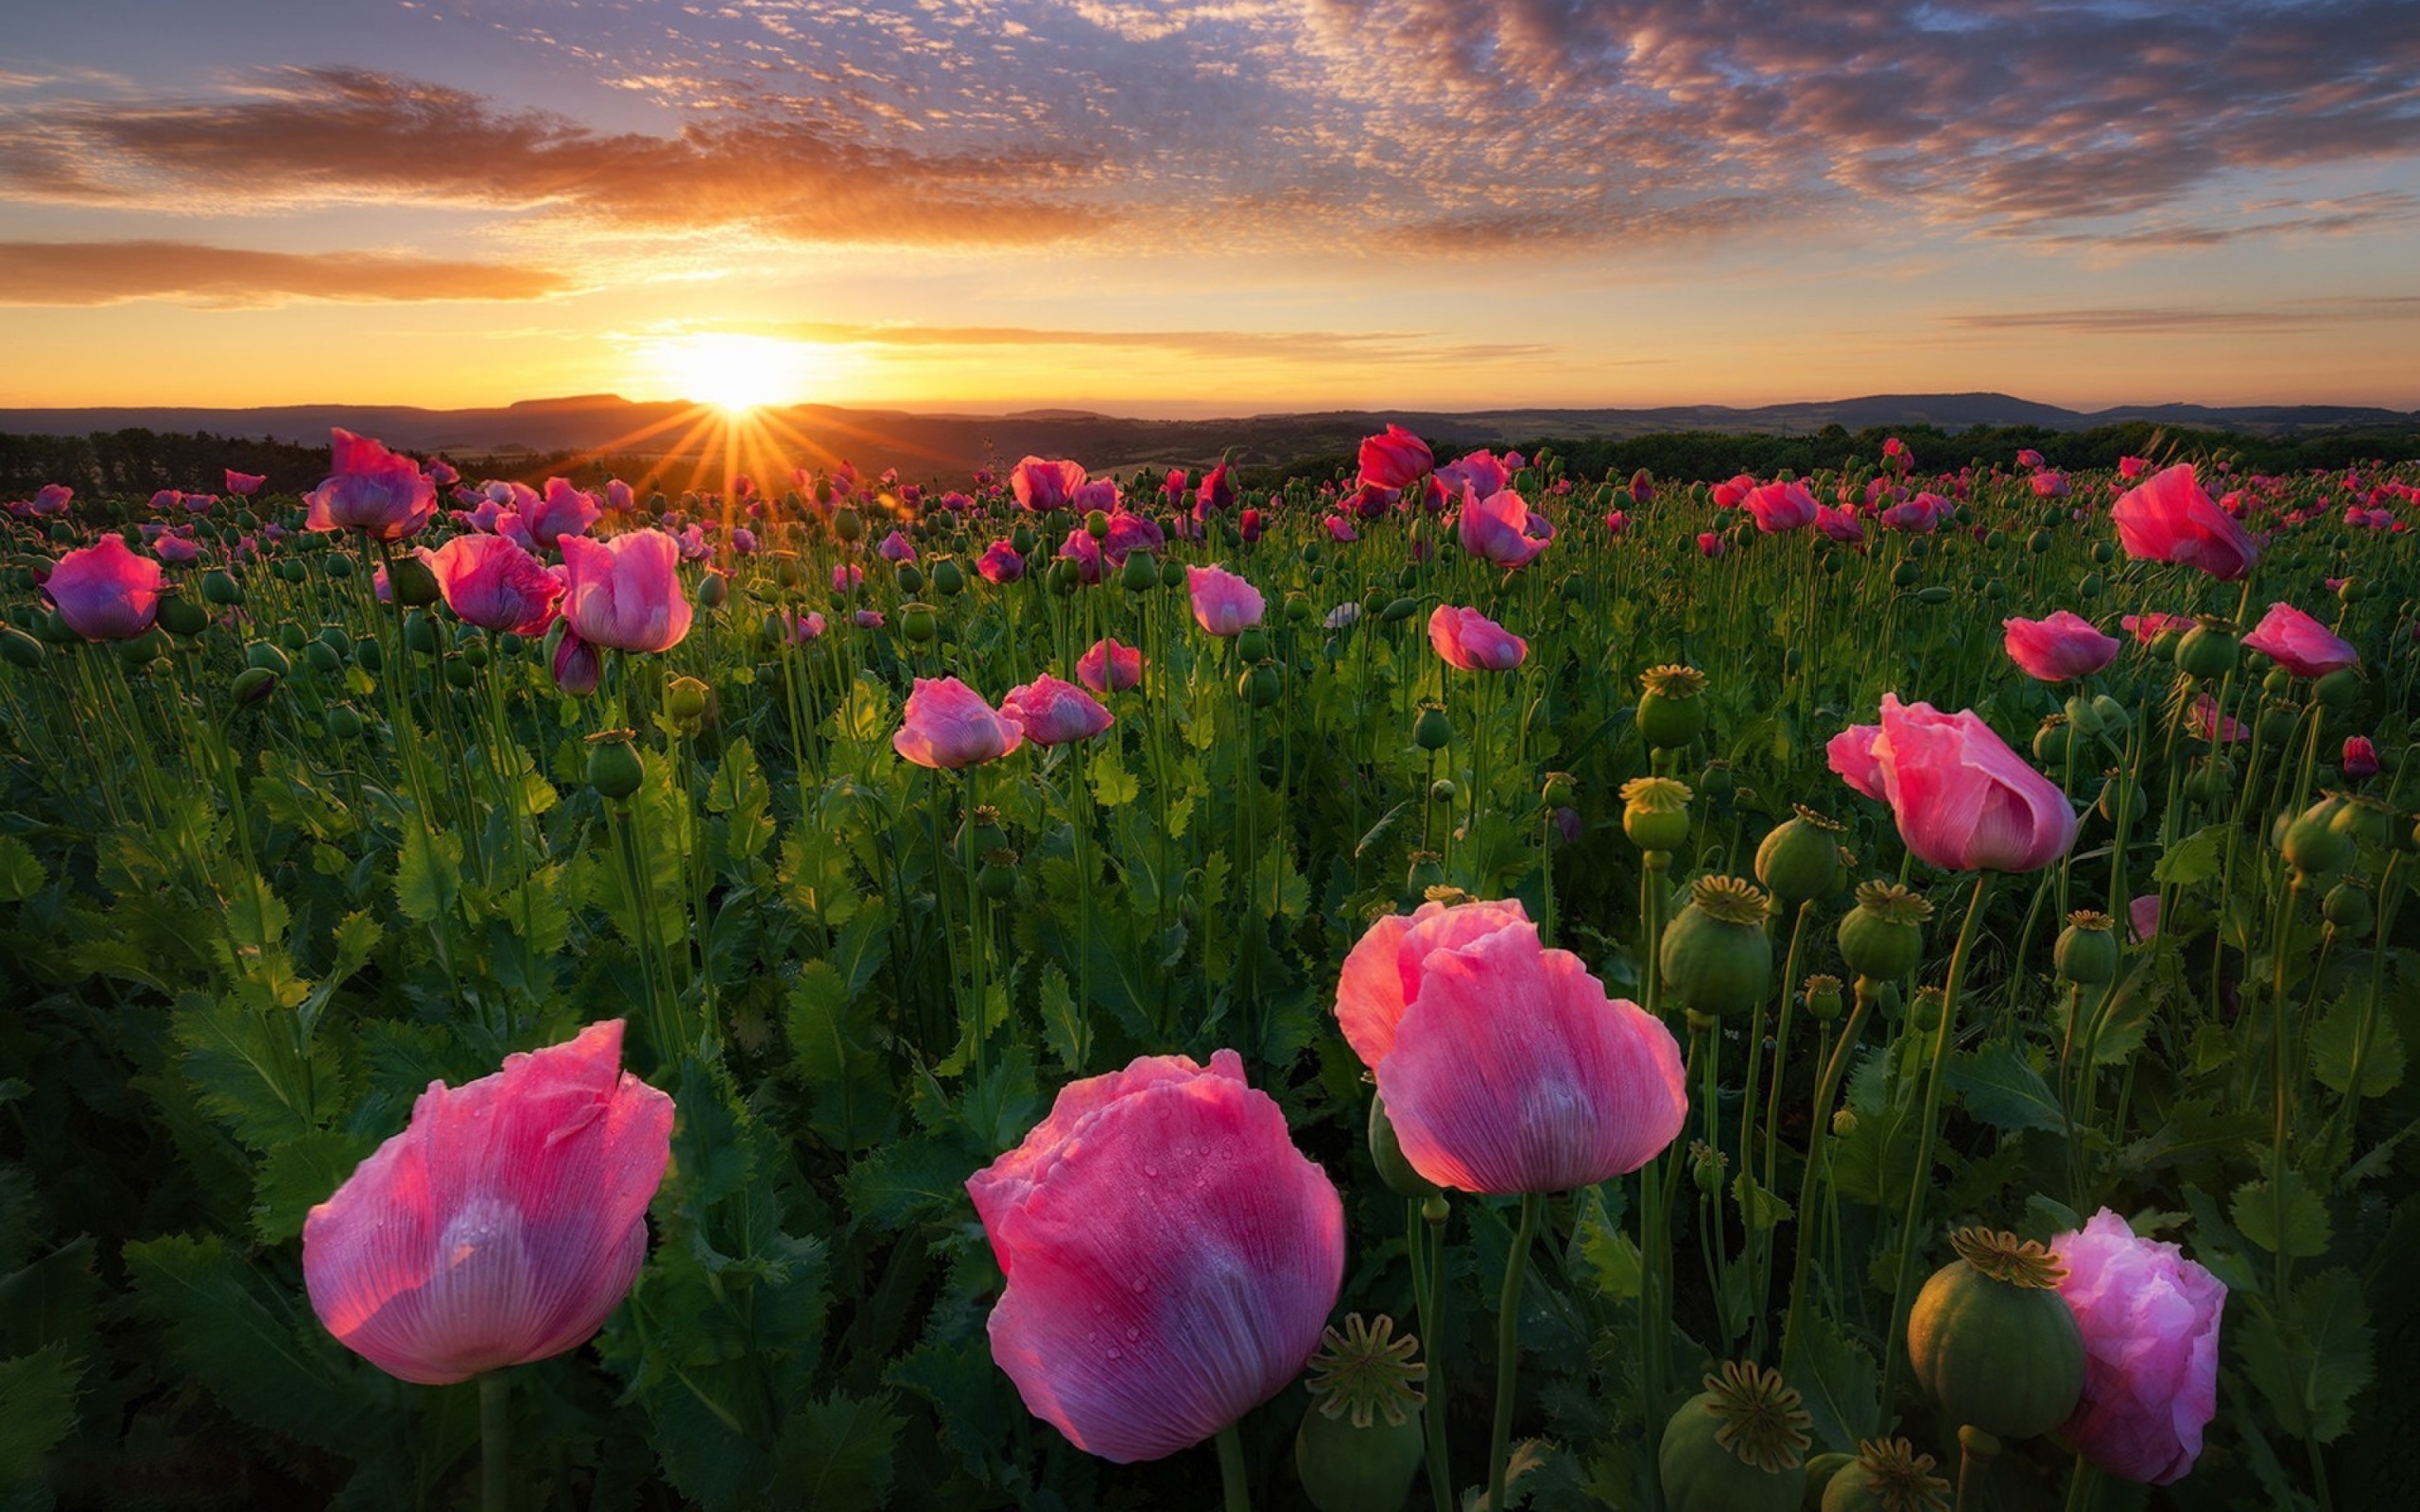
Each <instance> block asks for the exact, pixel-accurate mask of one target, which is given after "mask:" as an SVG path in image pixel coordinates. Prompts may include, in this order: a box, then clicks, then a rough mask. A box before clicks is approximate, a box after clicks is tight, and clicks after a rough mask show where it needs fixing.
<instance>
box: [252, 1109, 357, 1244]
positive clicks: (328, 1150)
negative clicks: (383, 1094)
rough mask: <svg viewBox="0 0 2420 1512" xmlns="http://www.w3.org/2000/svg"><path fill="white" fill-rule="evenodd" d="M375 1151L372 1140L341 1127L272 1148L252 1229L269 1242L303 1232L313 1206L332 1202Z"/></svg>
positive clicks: (255, 1194) (256, 1194) (257, 1186)
mask: <svg viewBox="0 0 2420 1512" xmlns="http://www.w3.org/2000/svg"><path fill="white" fill-rule="evenodd" d="M369 1153H370V1146H369V1144H368V1143H367V1142H365V1141H363V1140H361V1139H359V1138H356V1137H355V1136H354V1135H352V1134H349V1133H346V1132H344V1131H343V1130H341V1129H331V1130H321V1131H320V1132H317V1133H311V1134H305V1135H303V1136H302V1138H300V1139H294V1140H288V1141H286V1142H285V1143H283V1144H280V1145H278V1146H277V1147H276V1148H275V1149H272V1150H270V1151H269V1152H268V1155H267V1156H266V1157H265V1158H263V1160H262V1161H261V1168H260V1175H259V1176H258V1177H256V1178H255V1179H254V1181H253V1183H252V1231H253V1232H254V1233H256V1234H258V1235H260V1238H261V1242H262V1243H263V1244H268V1245H277V1244H283V1243H285V1241H286V1240H288V1239H291V1238H293V1237H294V1236H295V1235H297V1234H299V1233H301V1232H302V1220H303V1218H304V1217H305V1216H306V1215H307V1214H308V1213H309V1212H310V1211H311V1208H312V1206H313V1205H314V1204H316V1203H321V1202H325V1201H327V1200H328V1196H329V1194H332V1193H334V1192H335V1191H336V1189H337V1187H339V1186H342V1185H343V1184H344V1180H345V1177H349V1176H351V1175H353V1172H354V1167H355V1166H357V1165H359V1164H360V1163H361V1160H362V1157H364V1156H366V1155H368V1154H369Z"/></svg>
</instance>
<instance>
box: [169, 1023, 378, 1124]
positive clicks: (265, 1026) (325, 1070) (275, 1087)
mask: <svg viewBox="0 0 2420 1512" xmlns="http://www.w3.org/2000/svg"><path fill="white" fill-rule="evenodd" d="M283 1019H284V1016H283V1015H278V1016H276V1017H275V1018H272V1016H271V1015H269V1014H266V1013H262V1012H259V1011H257V1010H255V1009H252V1008H250V1007H246V1006H244V1005H241V1004H238V1003H234V1002H213V1001H211V1000H210V999H208V998H204V997H201V996H199V994H194V995H189V996H187V997H186V998H185V999H184V1000H183V1001H182V1002H181V1003H180V1004H179V1005H178V1006H177V1010H176V1014H175V1018H174V1021H173V1022H174V1028H175V1032H176V1037H177V1041H178V1043H180V1044H182V1046H184V1051H185V1054H184V1070H185V1074H186V1076H187V1077H188V1078H190V1079H191V1080H192V1082H193V1085H194V1090H195V1091H196V1092H198V1093H199V1096H200V1099H201V1106H202V1107H203V1108H205V1109H207V1110H208V1111H209V1112H210V1114H211V1115H212V1116H213V1117H215V1118H217V1119H219V1120H221V1121H223V1122H224V1123H226V1125H228V1126H229V1127H230V1128H232V1129H233V1131H234V1134H235V1137H236V1138H237V1139H239V1140H241V1141H243V1142H244V1143H246V1144H249V1145H251V1147H252V1148H254V1149H256V1150H268V1149H273V1148H275V1147H276V1146H278V1145H280V1144H284V1143H286V1142H288V1141H290V1140H297V1139H300V1138H302V1136H303V1135H305V1134H308V1133H311V1132H312V1131H313V1130H315V1129H317V1128H318V1127H319V1126H320V1109H321V1108H322V1107H323V1106H334V1105H335V1104H337V1102H339V1101H340V1100H341V1092H342V1083H343V1067H342V1065H341V1063H340V1062H339V1060H338V1059H337V1052H336V1051H335V1049H334V1048H333V1047H331V1046H327V1045H321V1044H314V1045H312V1046H311V1047H310V1048H309V1050H308V1051H307V1052H305V1051H304V1049H303V1048H302V1046H301V1045H300V1044H298V1043H297V1042H296V1039H295V1035H294V1032H293V1025H292V1023H291V1022H280V1021H281V1020H283ZM323 1100H324V1102H323Z"/></svg>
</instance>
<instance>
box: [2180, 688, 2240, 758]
mask: <svg viewBox="0 0 2420 1512" xmlns="http://www.w3.org/2000/svg"><path fill="white" fill-rule="evenodd" d="M2218 713H2219V701H2218V700H2217V699H2216V698H2213V697H2211V696H2209V695H2208V694H2206V693H2205V694H2203V695H2201V696H2199V697H2197V698H2195V699H2194V700H2193V708H2192V713H2191V718H2192V723H2191V724H2190V726H2188V728H2189V729H2190V730H2192V732H2193V738H2195V739H2196V740H2204V741H2206V740H2208V739H2209V738H2210V721H2211V720H2212V719H2214V718H2216V717H2217V716H2218ZM2225 738H2226V743H2227V744H2228V745H2231V746H2232V745H2236V744H2238V743H2240V742H2242V741H2247V740H2250V739H2251V738H2252V731H2251V730H2250V729H2249V728H2247V727H2246V726H2245V724H2244V722H2243V721H2242V720H2240V719H2238V718H2236V717H2235V716H2234V715H2233V714H2229V715H2227V716H2226V737H2225Z"/></svg>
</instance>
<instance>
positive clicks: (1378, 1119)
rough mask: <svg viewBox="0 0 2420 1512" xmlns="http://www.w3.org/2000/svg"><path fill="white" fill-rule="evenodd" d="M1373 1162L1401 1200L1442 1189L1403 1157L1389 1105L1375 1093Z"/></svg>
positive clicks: (1372, 1106) (1371, 1152)
mask: <svg viewBox="0 0 2420 1512" xmlns="http://www.w3.org/2000/svg"><path fill="white" fill-rule="evenodd" d="M1370 1160H1371V1162H1372V1163H1373V1164H1374V1165H1376V1166H1377V1168H1378V1179H1379V1180H1381V1181H1383V1182H1385V1183H1386V1186H1387V1190H1388V1191H1390V1192H1392V1193H1393V1194H1395V1195H1397V1196H1399V1197H1410V1198H1412V1199H1414V1200H1418V1199H1419V1198H1422V1197H1426V1196H1431V1195H1433V1194H1436V1192H1437V1191H1438V1190H1439V1188H1438V1186H1437V1183H1436V1182H1434V1181H1431V1180H1429V1179H1428V1178H1427V1177H1425V1176H1422V1175H1421V1174H1420V1173H1419V1172H1417V1171H1415V1170H1413V1169H1412V1168H1411V1162H1410V1161H1409V1160H1406V1159H1405V1158H1404V1153H1403V1142H1402V1141H1401V1140H1399V1139H1397V1138H1396V1137H1395V1124H1394V1120H1393V1119H1391V1118H1389V1117H1388V1116H1387V1105H1386V1103H1385V1101H1384V1100H1383V1099H1381V1098H1380V1097H1379V1096H1378V1094H1377V1092H1376V1091H1372V1092H1371V1093H1370Z"/></svg>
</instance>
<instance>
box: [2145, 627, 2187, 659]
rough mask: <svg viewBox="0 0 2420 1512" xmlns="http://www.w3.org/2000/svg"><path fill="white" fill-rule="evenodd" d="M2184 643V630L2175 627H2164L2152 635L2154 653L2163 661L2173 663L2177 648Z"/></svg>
mask: <svg viewBox="0 0 2420 1512" xmlns="http://www.w3.org/2000/svg"><path fill="white" fill-rule="evenodd" d="M2182 644H2185V632H2184V631H2182V630H2178V629H2174V628H2169V629H2164V630H2162V631H2160V632H2159V633H2158V634H2157V635H2154V636H2152V655H2153V656H2155V657H2157V658H2158V659H2159V660H2161V661H2162V662H2170V663H2173V662H2175V661H2176V648H2177V647H2178V646H2180V645H2182Z"/></svg>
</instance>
